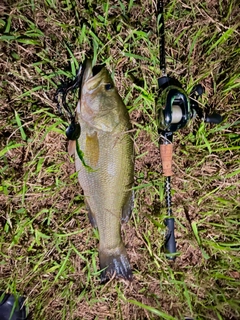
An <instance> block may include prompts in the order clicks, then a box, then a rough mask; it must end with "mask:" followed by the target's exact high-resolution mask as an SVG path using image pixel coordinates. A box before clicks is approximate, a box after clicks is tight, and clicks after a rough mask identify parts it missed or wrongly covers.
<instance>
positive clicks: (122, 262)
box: [99, 245, 133, 283]
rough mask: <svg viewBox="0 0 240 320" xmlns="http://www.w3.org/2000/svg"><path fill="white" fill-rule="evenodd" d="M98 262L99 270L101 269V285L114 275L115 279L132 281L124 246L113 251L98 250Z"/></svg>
mask: <svg viewBox="0 0 240 320" xmlns="http://www.w3.org/2000/svg"><path fill="white" fill-rule="evenodd" d="M99 260H100V268H101V269H103V270H102V273H101V282H102V283H105V282H107V281H108V280H109V279H110V278H111V277H112V276H113V275H114V274H115V276H116V277H117V278H123V279H125V280H128V281H132V279H133V275H132V270H131V266H130V263H129V261H128V257H127V252H126V249H125V247H124V245H122V246H121V247H119V248H117V249H114V250H113V249H111V250H100V251H99Z"/></svg>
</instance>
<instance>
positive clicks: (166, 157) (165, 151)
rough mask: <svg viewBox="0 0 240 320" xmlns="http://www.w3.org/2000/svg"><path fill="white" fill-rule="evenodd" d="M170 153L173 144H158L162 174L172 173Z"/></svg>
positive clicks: (169, 174)
mask: <svg viewBox="0 0 240 320" xmlns="http://www.w3.org/2000/svg"><path fill="white" fill-rule="evenodd" d="M172 154H173V144H172V143H168V144H160V155H161V159H162V170H163V176H165V177H170V176H172V175H173V172H172Z"/></svg>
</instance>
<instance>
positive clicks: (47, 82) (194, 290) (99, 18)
mask: <svg viewBox="0 0 240 320" xmlns="http://www.w3.org/2000/svg"><path fill="white" fill-rule="evenodd" d="M1 12H2V16H1V18H0V30H1V34H0V44H1V48H2V50H1V55H0V68H1V80H2V85H1V88H0V90H1V91H0V93H1V98H0V99H1V106H0V108H1V119H0V129H1V130H0V142H1V150H0V174H1V175H0V176H1V185H0V223H1V226H2V232H1V234H0V254H1V259H0V288H1V290H6V291H7V292H12V293H14V294H16V295H18V294H20V295H25V296H26V297H27V304H28V306H29V309H30V312H31V314H32V318H33V319H41V320H44V319H56V320H57V319H74V320H77V319H86V320H87V319H184V317H186V316H192V317H194V318H195V319H218V320H222V319H232V320H234V319H239V317H240V307H239V300H240V296H239V285H240V262H239V261H240V260H239V246H240V236H239V200H240V198H239V178H240V171H239V154H240V147H239V124H240V120H239V110H240V107H239V100H240V96H239V88H240V82H239V76H240V72H239V70H240V64H239V32H240V30H239V24H237V23H238V22H237V21H238V19H237V17H238V15H239V8H238V5H237V1H234V0H231V1H228V3H226V2H225V1H220V2H212V1H206V2H201V1H195V2H192V1H185V2H184V3H183V2H181V1H178V0H175V1H172V2H170V3H169V4H168V5H167V6H166V15H165V16H166V51H167V55H166V58H167V71H168V74H169V75H171V76H174V77H175V78H177V79H178V80H179V81H180V82H181V83H182V84H183V86H184V88H185V89H186V90H187V91H188V92H190V91H191V88H192V87H193V86H194V85H195V84H197V83H199V82H201V83H202V84H203V85H204V87H205V94H204V96H203V98H202V101H201V103H202V105H203V108H204V111H205V112H213V111H217V112H219V113H221V115H222V116H223V117H224V121H223V122H222V123H221V124H219V125H217V126H214V125H209V124H200V122H199V121H198V120H195V121H191V123H190V124H189V125H188V126H187V127H185V128H184V129H182V130H181V131H179V132H176V134H175V135H174V172H175V175H174V177H173V178H172V189H173V190H172V195H173V212H174V215H175V217H176V237H177V245H178V247H177V249H178V253H179V256H178V258H177V259H176V262H175V263H174V264H172V263H169V262H168V261H167V260H166V258H165V256H164V254H163V252H162V251H161V247H162V244H163V241H164V232H165V229H164V224H163V220H164V216H165V211H164V195H163V184H164V180H163V177H162V176H161V164H160V158H159V151H158V133H157V126H156V121H155V113H154V101H155V99H156V95H157V78H158V77H159V76H160V75H161V73H160V70H159V60H158V38H157V35H156V19H155V6H154V3H152V2H148V1H143V2H141V3H140V2H138V1H128V2H127V1H120V0H118V1H107V2H105V1H97V2H96V1H90V0H89V1H68V0H64V1H57V0H47V1H45V2H42V1H38V0H36V1H30V0H26V1H24V0H20V1H17V2H16V3H14V2H12V1H10V2H9V1H4V2H3V4H1ZM86 56H92V57H93V59H94V61H96V62H97V63H106V64H107V66H108V68H109V69H110V70H111V72H112V75H113V77H114V79H115V82H116V85H117V87H118V90H119V92H120V94H121V96H122V97H123V99H124V102H125V103H126V105H127V106H128V108H129V111H130V115H131V119H132V123H133V126H134V129H135V145H136V166H135V167H136V170H135V180H136V184H135V194H136V197H135V208H134V212H133V217H132V219H131V221H130V222H129V223H128V224H127V225H126V226H124V228H123V229H124V230H123V232H124V238H125V242H126V243H127V246H128V252H129V256H130V260H131V264H132V266H133V269H134V281H133V283H131V284H128V283H125V282H123V281H117V280H113V281H111V282H110V283H108V284H106V285H105V286H101V285H100V281H99V264H98V253H97V242H98V234H97V232H96V231H95V230H93V229H92V228H91V226H90V224H89V222H88V219H87V215H86V211H85V209H84V204H83V195H82V192H81V189H80V187H79V185H78V182H77V177H76V174H75V170H74V163H73V160H71V159H70V158H69V156H68V154H67V152H66V138H65V133H64V132H65V127H66V119H64V118H63V117H62V116H60V115H59V113H58V110H57V109H56V105H55V104H54V103H53V97H54V93H55V90H56V88H57V85H58V84H60V82H61V81H63V80H64V79H65V80H66V79H71V78H73V76H74V75H75V74H76V72H77V69H78V66H79V64H80V63H82V61H83V60H84V58H85V57H86ZM73 99H74V97H73ZM74 101H75V100H74ZM74 104H75V102H72V108H74ZM207 105H208V106H209V107H208V106H207Z"/></svg>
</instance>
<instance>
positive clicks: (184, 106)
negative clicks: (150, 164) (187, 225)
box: [156, 1, 222, 260]
mask: <svg viewBox="0 0 240 320" xmlns="http://www.w3.org/2000/svg"><path fill="white" fill-rule="evenodd" d="M157 24H158V26H159V28H158V35H159V60H160V70H161V71H162V77H160V78H159V79H158V87H159V92H158V98H157V102H156V114H157V125H158V132H159V134H160V139H159V144H160V156H161V161H162V172H163V176H165V186H164V193H165V202H166V208H167V218H165V220H164V223H165V226H166V228H167V232H166V236H165V243H164V249H165V252H166V254H167V258H168V259H170V260H174V259H175V258H176V240H175V234H174V228H175V227H174V224H175V222H174V217H173V212H172V198H171V177H172V175H173V171H172V155H173V133H174V132H175V131H177V130H179V129H182V128H183V127H185V126H186V124H187V123H188V122H189V120H190V119H192V118H195V117H196V116H198V117H199V118H200V119H201V120H203V121H204V122H207V123H215V124H218V123H220V122H221V121H222V117H221V115H219V114H218V113H213V114H211V115H204V113H203V111H202V109H201V108H200V107H199V104H198V99H199V98H200V97H201V95H202V94H203V93H204V88H203V87H202V85H201V84H197V85H196V86H195V87H194V88H193V89H192V91H191V93H190V95H189V96H188V95H187V93H186V91H185V90H184V89H183V88H182V85H181V83H180V82H179V81H178V80H177V79H175V78H173V77H169V76H167V74H166V58H165V27H164V3H163V1H158V3H157ZM207 108H208V107H207Z"/></svg>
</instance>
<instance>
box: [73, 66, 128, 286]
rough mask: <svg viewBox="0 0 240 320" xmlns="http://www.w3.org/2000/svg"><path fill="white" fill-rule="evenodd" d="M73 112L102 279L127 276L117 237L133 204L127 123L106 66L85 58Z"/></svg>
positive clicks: (79, 166) (81, 174)
mask: <svg viewBox="0 0 240 320" xmlns="http://www.w3.org/2000/svg"><path fill="white" fill-rule="evenodd" d="M76 117H77V120H78V121H79V123H80V126H81V134H80V137H79V139H78V144H79V147H80V149H81V150H82V151H83V154H84V162H85V164H83V162H82V161H81V160H80V158H79V156H78V153H77V152H75V164H76V170H77V172H78V179H79V183H80V185H81V187H82V189H83V191H84V198H85V203H86V207H87V209H88V215H89V219H90V222H91V224H92V225H93V226H94V227H97V228H98V231H99V261H100V268H101V270H103V271H102V273H101V280H102V282H105V281H107V280H108V279H109V278H110V277H112V276H113V275H115V276H116V277H122V278H124V279H127V280H132V271H131V267H130V264H129V260H128V257H127V253H126V249H125V246H124V244H123V241H122V238H121V222H123V221H127V220H128V218H129V216H130V215H131V210H132V207H133V195H132V190H131V187H132V184H133V171H134V155H133V153H134V151H133V141H132V138H131V135H130V133H129V130H130V129H131V124H130V120H129V115H128V111H127V108H126V106H125V105H124V103H123V101H122V99H121V97H120V96H119V94H118V92H117V89H116V88H115V86H114V83H113V80H112V78H111V76H110V74H109V72H108V71H107V69H106V68H105V67H98V68H97V67H92V62H91V61H90V60H88V61H87V63H86V66H85V68H84V71H83V78H82V86H81V93H80V99H79V102H78V105H77V109H76ZM86 165H87V166H86ZM89 167H90V168H91V169H90V170H89Z"/></svg>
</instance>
